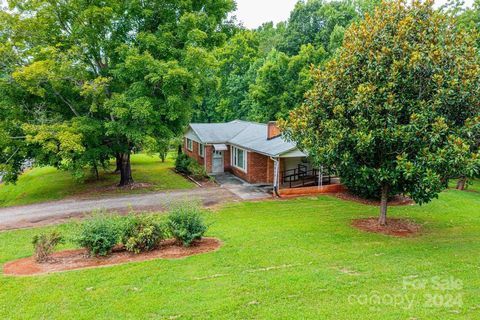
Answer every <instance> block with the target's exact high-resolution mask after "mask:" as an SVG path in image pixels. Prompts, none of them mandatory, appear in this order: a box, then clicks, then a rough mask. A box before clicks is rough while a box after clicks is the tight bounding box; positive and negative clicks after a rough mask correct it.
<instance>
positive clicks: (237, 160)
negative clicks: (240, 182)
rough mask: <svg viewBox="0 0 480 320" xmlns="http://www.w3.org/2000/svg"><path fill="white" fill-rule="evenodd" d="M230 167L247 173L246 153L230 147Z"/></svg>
mask: <svg viewBox="0 0 480 320" xmlns="http://www.w3.org/2000/svg"><path fill="white" fill-rule="evenodd" d="M232 165H233V166H234V167H236V168H238V169H241V170H243V171H245V172H247V151H246V150H243V149H240V148H237V147H233V146H232Z"/></svg>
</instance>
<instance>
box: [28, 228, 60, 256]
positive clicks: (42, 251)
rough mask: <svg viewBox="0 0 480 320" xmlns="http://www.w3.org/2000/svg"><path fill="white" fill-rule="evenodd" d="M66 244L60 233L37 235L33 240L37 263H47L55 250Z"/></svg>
mask: <svg viewBox="0 0 480 320" xmlns="http://www.w3.org/2000/svg"><path fill="white" fill-rule="evenodd" d="M64 242H65V239H64V238H63V236H62V235H61V234H60V233H58V232H51V233H48V234H46V233H44V234H41V235H35V236H34V237H33V239H32V244H33V247H34V257H35V261H37V262H39V263H42V262H47V261H48V260H50V255H51V254H52V253H53V251H54V250H55V247H57V246H58V245H59V244H61V243H64Z"/></svg>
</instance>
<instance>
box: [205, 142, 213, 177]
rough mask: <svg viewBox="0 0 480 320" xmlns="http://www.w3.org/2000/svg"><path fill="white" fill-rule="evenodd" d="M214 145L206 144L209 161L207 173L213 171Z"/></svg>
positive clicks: (207, 159) (206, 154) (206, 157)
mask: <svg viewBox="0 0 480 320" xmlns="http://www.w3.org/2000/svg"><path fill="white" fill-rule="evenodd" d="M212 159H213V146H208V145H207V146H205V161H206V162H207V167H206V170H207V173H211V172H212Z"/></svg>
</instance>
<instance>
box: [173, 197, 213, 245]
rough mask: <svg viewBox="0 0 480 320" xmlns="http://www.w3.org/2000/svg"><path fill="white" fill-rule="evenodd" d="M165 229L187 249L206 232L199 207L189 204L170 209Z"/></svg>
mask: <svg viewBox="0 0 480 320" xmlns="http://www.w3.org/2000/svg"><path fill="white" fill-rule="evenodd" d="M167 227H168V230H169V231H170V233H171V234H172V235H173V237H174V238H175V239H177V240H178V241H180V242H182V243H183V245H184V246H185V247H189V246H190V245H191V244H192V243H193V241H195V240H200V239H201V238H202V236H203V235H204V234H205V232H206V231H207V225H206V224H205V222H204V220H203V217H202V214H201V211H200V209H199V207H198V206H197V205H195V204H189V203H184V204H181V205H177V206H176V207H175V208H173V209H172V211H171V212H170V214H169V215H168V219H167Z"/></svg>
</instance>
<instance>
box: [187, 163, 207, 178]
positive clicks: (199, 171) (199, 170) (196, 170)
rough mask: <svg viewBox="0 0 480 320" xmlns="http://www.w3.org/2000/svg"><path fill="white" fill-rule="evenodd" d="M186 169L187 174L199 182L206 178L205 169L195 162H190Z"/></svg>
mask: <svg viewBox="0 0 480 320" xmlns="http://www.w3.org/2000/svg"><path fill="white" fill-rule="evenodd" d="M187 169H188V172H189V173H188V174H189V175H191V176H192V177H193V178H195V179H200V180H201V179H204V178H205V177H207V171H206V170H205V168H204V167H203V166H201V165H200V164H199V163H198V162H196V161H191V162H190V164H189V165H188V168H187Z"/></svg>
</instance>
